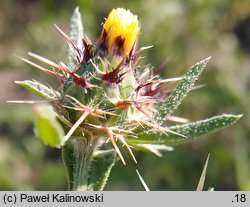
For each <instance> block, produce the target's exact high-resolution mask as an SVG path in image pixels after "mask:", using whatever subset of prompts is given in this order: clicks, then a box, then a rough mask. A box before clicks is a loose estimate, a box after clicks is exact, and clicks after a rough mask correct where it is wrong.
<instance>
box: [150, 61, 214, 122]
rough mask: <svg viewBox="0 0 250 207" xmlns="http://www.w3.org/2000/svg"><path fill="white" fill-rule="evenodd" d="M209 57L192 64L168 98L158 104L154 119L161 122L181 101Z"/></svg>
mask: <svg viewBox="0 0 250 207" xmlns="http://www.w3.org/2000/svg"><path fill="white" fill-rule="evenodd" d="M209 59H210V57H209V58H206V59H204V60H202V61H200V62H198V63H196V64H195V65H193V66H192V67H191V68H190V69H189V70H188V72H187V73H186V75H185V76H184V77H183V79H182V80H181V81H180V83H179V84H178V85H177V86H176V89H175V90H174V92H173V93H172V94H171V95H170V96H169V97H168V99H167V100H166V101H165V102H164V103H163V104H161V105H160V107H159V108H158V110H157V112H156V113H155V115H154V119H155V120H156V121H157V122H158V123H160V124H162V123H164V121H165V117H166V116H168V115H170V114H171V113H172V112H173V111H174V110H175V109H176V108H177V107H178V106H179V105H180V103H181V101H182V99H183V98H184V97H185V96H186V95H187V94H188V92H189V91H190V90H191V88H192V86H193V85H194V83H195V81H196V80H197V78H198V77H199V75H200V74H201V72H202V71H203V69H204V68H205V66H206V64H207V62H208V61H209Z"/></svg>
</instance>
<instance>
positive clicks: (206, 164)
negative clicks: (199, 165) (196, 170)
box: [196, 154, 210, 191]
mask: <svg viewBox="0 0 250 207" xmlns="http://www.w3.org/2000/svg"><path fill="white" fill-rule="evenodd" d="M209 157H210V154H208V156H207V160H206V163H205V165H204V168H203V170H202V173H201V177H200V180H199V183H198V186H197V188H196V191H202V189H203V186H204V182H205V179H206V172H207V166H208V161H209Z"/></svg>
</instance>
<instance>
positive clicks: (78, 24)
mask: <svg viewBox="0 0 250 207" xmlns="http://www.w3.org/2000/svg"><path fill="white" fill-rule="evenodd" d="M69 27H70V32H69V37H70V38H71V39H72V41H73V42H74V43H75V44H76V46H77V47H78V48H80V49H83V42H82V37H83V24H82V17H81V13H80V12H79V7H76V8H75V10H74V12H73V14H72V16H71V19H70V23H69ZM73 57H75V50H74V49H73V48H72V47H71V46H70V45H69V47H68V64H69V68H70V69H71V70H74V69H75V66H76V64H75V60H74V58H73Z"/></svg>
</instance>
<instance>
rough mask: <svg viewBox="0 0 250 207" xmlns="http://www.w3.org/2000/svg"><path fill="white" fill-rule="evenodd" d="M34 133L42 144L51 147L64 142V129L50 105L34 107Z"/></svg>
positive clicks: (58, 145)
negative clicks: (35, 114)
mask: <svg viewBox="0 0 250 207" xmlns="http://www.w3.org/2000/svg"><path fill="white" fill-rule="evenodd" d="M36 112H37V120H36V134H37V135H38V137H39V138H40V139H41V140H42V141H43V143H44V144H46V145H49V146H51V147H60V146H62V145H63V144H64V131H63V128H62V126H61V125H60V124H59V122H58V121H57V119H56V117H57V115H56V113H55V112H54V110H53V108H52V106H50V105H39V106H37V107H36Z"/></svg>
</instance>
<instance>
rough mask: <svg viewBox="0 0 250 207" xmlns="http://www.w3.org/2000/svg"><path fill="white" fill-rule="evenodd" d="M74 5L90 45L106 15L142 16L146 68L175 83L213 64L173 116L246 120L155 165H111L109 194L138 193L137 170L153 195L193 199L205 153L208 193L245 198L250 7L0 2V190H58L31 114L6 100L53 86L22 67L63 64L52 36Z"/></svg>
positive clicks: (61, 49)
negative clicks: (32, 86) (31, 88)
mask: <svg viewBox="0 0 250 207" xmlns="http://www.w3.org/2000/svg"><path fill="white" fill-rule="evenodd" d="M76 6H80V11H81V13H82V16H83V22H84V28H85V32H86V33H87V34H88V35H89V37H90V38H91V39H92V41H93V42H95V41H96V40H97V39H98V37H99V35H100V33H101V23H102V22H103V20H104V17H105V16H107V14H108V13H109V12H110V10H111V9H112V8H116V7H124V8H126V9H130V10H131V11H132V12H133V13H134V14H137V15H138V16H139V19H140V22H141V35H140V46H148V45H153V46H154V47H153V48H152V49H150V50H148V51H147V52H145V53H144V54H143V55H145V57H146V58H145V60H144V62H145V63H152V65H153V66H154V67H155V68H157V67H159V66H160V65H161V64H162V63H164V62H166V66H165V67H164V68H163V70H162V71H161V72H162V75H163V76H164V77H176V76H180V75H182V74H184V73H185V72H186V70H187V69H188V68H189V67H190V66H191V65H193V64H194V63H196V62H198V61H199V60H201V59H204V58H206V57H208V56H212V59H211V61H210V62H209V64H208V66H207V68H206V70H205V72H204V73H203V74H202V76H201V78H200V80H199V82H198V83H199V84H205V87H203V88H201V89H199V90H196V91H193V92H191V93H190V94H189V96H188V97H187V98H186V99H185V100H184V102H183V103H182V105H181V106H180V108H179V109H178V110H177V111H176V113H175V115H178V116H182V117H186V118H189V119H190V120H192V121H193V120H198V119H203V118H206V117H210V116H213V115H217V114H221V113H234V114H244V117H243V118H242V119H241V120H240V121H239V122H238V123H237V124H236V125H234V126H231V127H229V128H227V129H224V130H222V131H220V132H217V133H214V134H211V135H209V136H206V137H204V139H201V140H199V141H195V142H192V143H189V144H184V145H181V146H178V147H176V149H175V151H173V152H167V153H164V156H163V157H162V158H158V157H155V156H154V155H152V154H149V153H139V152H136V156H137V159H138V162H139V164H138V165H137V166H135V165H134V164H133V163H132V162H131V163H130V164H128V165H127V166H123V165H122V164H121V163H118V164H117V165H116V166H115V167H114V169H113V171H112V173H111V176H110V179H109V183H108V185H107V187H106V190H143V187H142V185H141V183H140V181H139V179H138V177H137V175H136V173H135V169H138V170H139V171H140V173H141V174H142V176H143V178H144V180H145V181H146V183H147V184H148V186H149V188H150V189H151V190H195V189H196V186H197V183H198V180H199V177H200V174H201V171H202V168H203V165H204V163H205V160H206V157H207V155H208V154H209V153H210V154H211V157H210V162H209V165H208V171H207V177H206V182H205V189H208V187H210V186H211V187H214V188H215V190H250V142H249V138H250V118H249V116H248V115H249V105H250V104H249V103H250V101H249V94H250V93H249V92H250V2H249V1H248V0H220V1H216V0H210V1H205V0H189V1H186V0H145V1H143V0H137V1H133V0H120V1H117V0H74V1H73V0H72V1H67V0H54V1H50V0H37V1H35V0H1V1H0V96H1V101H0V104H1V105H0V190H65V189H67V183H66V173H65V170H64V166H63V165H62V161H61V154H60V150H59V149H51V148H48V147H45V146H44V145H43V144H42V143H41V142H40V141H39V140H38V139H37V138H36V137H35V135H34V132H33V121H34V119H35V117H34V113H33V110H32V105H20V104H19V105H16V104H8V103H6V101H7V100H30V99H37V97H34V96H32V95H31V94H30V93H29V92H27V91H25V89H22V88H21V87H19V86H17V85H16V84H14V80H25V79H36V80H40V81H41V82H43V83H49V84H50V85H53V86H57V84H58V83H57V82H55V81H54V79H51V77H49V76H47V75H44V74H42V73H41V72H39V71H37V70H36V69H34V68H32V67H30V66H29V65H27V64H25V63H23V62H21V61H20V60H18V59H17V58H15V57H14V56H13V55H12V54H13V53H14V54H18V55H20V56H23V57H27V55H26V54H27V51H33V52H35V53H38V54H41V55H42V56H45V57H48V58H49V59H52V60H54V61H59V60H65V54H66V52H65V49H66V47H67V45H66V43H65V41H64V39H63V37H62V36H61V35H60V34H59V33H58V32H57V31H56V29H55V27H54V26H53V25H54V24H57V25H58V26H59V27H60V28H62V29H63V30H64V31H66V32H67V31H68V22H69V18H70V15H71V13H72V12H73V9H74V8H75V7H76ZM129 159H130V158H129V157H127V160H129Z"/></svg>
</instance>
